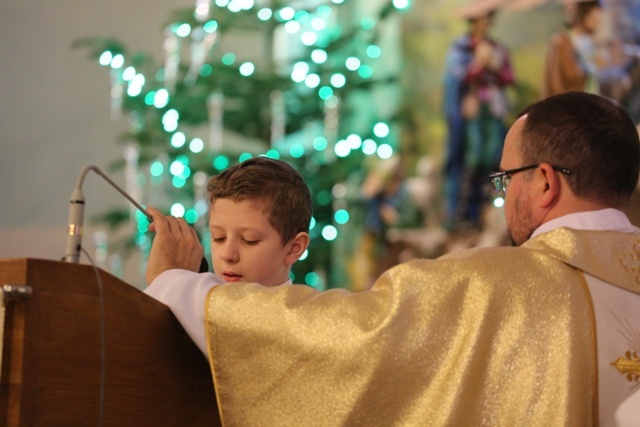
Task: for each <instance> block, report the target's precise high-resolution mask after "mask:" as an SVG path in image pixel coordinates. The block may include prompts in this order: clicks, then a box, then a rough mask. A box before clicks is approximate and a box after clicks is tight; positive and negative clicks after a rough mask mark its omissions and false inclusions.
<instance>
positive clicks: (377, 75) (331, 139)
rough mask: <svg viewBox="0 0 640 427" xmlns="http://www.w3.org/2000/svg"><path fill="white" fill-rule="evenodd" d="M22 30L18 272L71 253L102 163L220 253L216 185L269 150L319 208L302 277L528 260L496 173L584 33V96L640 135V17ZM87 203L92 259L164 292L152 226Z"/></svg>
mask: <svg viewBox="0 0 640 427" xmlns="http://www.w3.org/2000/svg"><path fill="white" fill-rule="evenodd" d="M583 3H584V4H583ZM587 3H588V4H590V6H589V7H587V8H585V4H587ZM593 3H595V9H596V10H597V11H598V12H597V13H598V14H599V15H598V16H595V15H594V14H593V13H592V9H593V8H592V6H593V5H592V4H593ZM580 4H582V6H580ZM582 9H584V10H582ZM581 10H582V12H581ZM581 14H583V15H584V16H583V15H581ZM580 16H582V18H583V19H582V20H580V19H578V17H580ZM0 23H1V25H0V36H1V37H0V58H1V62H0V67H1V70H2V77H3V78H2V79H1V80H0V87H1V91H0V93H2V103H1V104H0V129H2V137H1V144H2V154H1V155H0V195H1V202H0V257H2V258H13V257H31V258H44V259H61V258H62V257H64V255H65V254H64V251H65V240H66V233H67V215H68V207H69V198H70V196H71V193H72V191H73V189H74V187H75V185H76V181H77V180H78V177H79V174H80V172H81V171H82V170H83V168H84V167H85V166H87V165H90V164H94V165H96V166H98V167H100V168H101V169H102V170H103V171H104V172H105V173H107V174H108V175H109V176H110V177H111V178H112V179H113V180H114V181H116V182H117V183H118V184H119V185H121V186H122V187H123V188H125V189H126V190H127V191H128V192H129V193H130V194H131V195H132V196H133V197H134V198H135V199H136V200H138V201H140V202H141V203H142V204H144V205H147V204H150V205H153V206H157V207H159V208H161V209H163V210H164V211H165V212H167V213H171V214H173V215H176V216H184V217H185V219H187V221H188V222H190V223H191V224H193V225H194V227H196V229H198V230H199V232H200V234H201V236H202V240H203V243H204V244H205V247H206V248H207V249H208V243H207V242H208V236H207V230H206V228H207V227H206V208H207V197H206V181H207V179H208V177H209V176H212V175H214V174H216V173H218V172H220V171H221V170H224V169H225V168H227V167H229V166H230V165H233V164H236V163H238V162H240V161H242V160H244V159H246V158H249V157H252V156H258V155H267V156H270V157H275V158H281V159H283V160H285V161H288V162H290V163H291V164H292V165H294V166H295V167H296V168H297V169H298V170H299V171H300V173H301V174H302V175H303V177H304V178H305V180H306V181H307V183H308V184H309V186H310V188H311V190H312V194H313V198H314V218H313V221H312V224H311V226H312V229H311V236H312V244H311V246H310V248H309V251H308V253H307V254H305V256H304V259H303V260H301V261H299V262H298V263H297V264H296V266H295V268H294V270H293V275H294V277H293V280H294V282H296V283H306V284H308V285H310V286H314V287H317V288H319V289H325V288H328V287H347V288H351V289H354V290H359V289H366V288H367V287H368V286H370V284H371V283H372V281H373V280H375V278H376V277H377V276H378V275H379V274H380V272H381V271H383V270H384V269H386V268H388V267H390V266H392V265H394V264H396V263H398V262H401V261H404V260H407V259H410V258H412V257H436V256H439V255H441V254H444V253H447V252H450V251H453V250H459V249H463V248H467V247H474V246H488V245H504V244H509V241H508V237H507V236H506V232H505V229H504V224H503V219H502V211H501V209H500V208H501V202H502V199H501V197H500V194H499V193H494V192H492V191H491V188H490V185H489V184H490V183H489V181H488V179H487V178H486V175H487V173H488V172H489V171H490V170H493V169H495V168H496V167H497V162H498V161H499V158H500V148H501V143H502V138H503V135H504V132H505V131H506V129H508V126H509V125H510V123H511V122H512V121H513V118H514V117H515V115H516V114H517V113H518V111H519V110H520V109H521V108H523V107H524V106H525V105H527V104H529V103H531V102H534V101H536V100H538V99H541V98H542V97H543V96H546V95H548V94H549V88H548V87H547V86H548V85H549V79H550V78H551V77H549V76H550V75H551V74H552V69H553V67H554V64H553V61H554V59H553V55H552V51H553V48H554V46H556V47H557V46H559V45H561V43H562V40H564V39H563V38H562V37H564V36H567V35H570V36H567V37H566V40H569V41H567V43H568V45H571V46H573V47H574V48H575V49H576V52H577V53H576V54H575V55H574V56H575V57H576V58H578V59H576V61H577V62H578V64H577V66H576V67H577V68H576V69H578V70H579V71H580V76H579V77H580V78H578V80H577V81H579V82H580V84H581V86H580V87H579V88H578V90H586V91H592V92H599V93H602V94H604V95H607V96H611V97H613V98H615V99H617V100H618V101H620V102H621V103H623V105H624V106H625V107H626V108H627V110H628V111H629V113H630V114H631V115H632V117H633V118H634V120H636V121H638V120H640V97H639V96H638V93H637V92H638V80H639V79H640V65H639V61H638V47H637V44H638V37H639V35H640V34H639V33H640V26H639V23H640V5H637V4H636V2H634V1H631V0H607V1H604V2H593V1H589V2H559V1H557V0H548V1H543V0H481V1H475V0H456V1H444V0H442V1H440V0H413V1H408V0H395V1H383V0H375V1H371V0H333V1H331V0H329V1H321V0H318V1H316V0H295V1H278V0H272V1H268V0H262V1H261V0H215V1H208V0H207V1H203V0H195V1H194V0H172V1H167V0H154V1H150V0H138V1H136V2H128V1H121V0H113V1H110V2H94V1H78V0H58V1H56V2H49V3H46V2H45V3H43V2H35V1H33V0H22V1H17V0H4V1H3V2H2V3H0ZM574 59H575V58H574ZM556 60H557V58H556ZM545 76H547V77H546V80H545ZM83 191H84V194H85V197H86V209H85V225H86V230H85V233H84V236H83V244H84V246H85V248H86V249H87V251H88V253H89V255H90V256H91V258H92V259H93V261H94V262H96V263H97V264H98V265H99V266H100V267H101V268H103V269H105V270H107V271H110V272H112V273H113V274H115V275H117V276H119V277H121V278H123V279H124V280H125V281H127V282H128V283H131V284H132V285H134V286H137V287H142V286H144V283H143V279H144V274H143V273H144V268H145V258H146V253H147V251H148V248H149V245H150V243H151V239H152V236H151V235H150V234H149V233H148V232H147V227H148V222H147V221H146V218H144V216H143V215H140V214H139V213H138V212H137V211H136V209H135V208H132V206H131V204H130V203H128V202H127V201H126V200H125V199H124V198H122V197H121V196H120V195H119V194H118V193H117V192H116V191H115V190H113V189H112V188H111V187H110V186H109V185H108V184H107V183H106V182H104V181H103V180H102V179H101V178H100V177H99V176H97V175H96V174H93V173H89V174H87V176H86V177H85V180H84V184H83ZM635 203H636V202H635V201H634V203H633V204H632V206H630V209H629V212H628V214H629V216H630V217H631V218H632V221H634V222H635V223H636V224H637V223H638V222H637V219H636V217H638V216H640V213H638V208H637V207H636V205H635ZM81 262H83V263H88V262H89V260H88V259H87V257H86V256H85V255H84V254H83V255H82V257H81Z"/></svg>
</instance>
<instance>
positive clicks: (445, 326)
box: [206, 228, 640, 427]
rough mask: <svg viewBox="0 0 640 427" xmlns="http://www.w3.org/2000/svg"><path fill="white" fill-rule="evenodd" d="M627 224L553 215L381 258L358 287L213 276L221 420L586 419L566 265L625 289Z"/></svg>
mask: <svg viewBox="0 0 640 427" xmlns="http://www.w3.org/2000/svg"><path fill="white" fill-rule="evenodd" d="M638 244H640V235H638V234H623V233H617V232H606V231H605V232H602V231H574V230H569V229H566V228H562V229H558V230H555V231H552V232H550V233H546V234H543V235H541V236H539V237H537V238H535V239H532V240H530V241H529V242H527V243H526V244H524V245H523V246H522V247H520V248H510V247H498V248H484V249H480V250H477V249H473V250H467V251H460V252H456V253H453V254H450V255H447V256H445V257H441V258H439V259H437V260H426V259H422V260H414V261H410V262H407V263H404V264H401V265H399V266H397V267H394V268H392V269H390V270H389V271H387V272H386V273H385V274H384V275H382V276H381V277H380V279H379V280H378V281H377V282H376V283H375V285H374V286H373V288H372V289H371V290H369V291H363V292H359V293H350V292H347V291H344V290H340V289H333V290H329V291H325V292H318V291H316V290H314V289H312V288H310V287H307V286H295V285H294V286H280V287H276V288H266V287H262V286H260V285H257V284H251V283H244V284H235V283H234V284H224V285H220V286H216V287H214V288H213V289H212V290H211V292H210V294H209V297H208V302H207V309H206V310H207V311H206V313H207V317H208V319H207V340H208V347H209V353H210V360H211V368H212V372H213V378H214V382H215V388H216V394H217V398H218V405H219V409H220V415H221V419H222V423H223V425H224V426H242V427H251V426H304V427H309V426H434V425H435V426H440V425H455V426H479V425H486V426H522V425H527V426H559V425H569V426H589V425H594V424H597V420H598V414H597V407H598V402H597V372H596V367H597V363H596V354H597V353H596V350H595V346H596V337H595V332H594V331H595V326H594V319H593V309H592V306H591V300H590V296H589V291H588V288H587V285H586V283H585V280H584V276H583V274H582V272H581V271H580V270H583V271H585V272H587V273H589V274H591V275H593V276H596V277H598V278H601V279H603V280H605V281H607V282H609V283H612V284H614V285H617V286H620V287H624V288H625V289H628V290H631V291H633V292H636V293H638V292H639V290H640V285H639V283H640V253H639V252H638V250H637V246H638Z"/></svg>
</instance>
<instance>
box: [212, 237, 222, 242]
mask: <svg viewBox="0 0 640 427" xmlns="http://www.w3.org/2000/svg"><path fill="white" fill-rule="evenodd" d="M211 240H212V241H213V243H222V242H224V240H225V238H224V237H212V238H211Z"/></svg>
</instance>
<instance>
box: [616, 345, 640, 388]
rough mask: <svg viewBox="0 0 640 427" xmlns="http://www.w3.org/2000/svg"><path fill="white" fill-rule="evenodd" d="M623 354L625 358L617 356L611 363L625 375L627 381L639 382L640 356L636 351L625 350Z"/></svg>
mask: <svg viewBox="0 0 640 427" xmlns="http://www.w3.org/2000/svg"><path fill="white" fill-rule="evenodd" d="M625 356H626V358H624V357H619V358H618V359H617V360H616V361H615V362H613V363H612V365H613V366H615V368H616V369H617V370H618V372H620V373H621V374H622V375H625V376H626V377H627V380H628V381H629V382H636V383H637V382H640V356H638V352H637V351H634V352H630V351H627V352H626V353H625Z"/></svg>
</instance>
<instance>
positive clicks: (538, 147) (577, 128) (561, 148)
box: [491, 92, 640, 245]
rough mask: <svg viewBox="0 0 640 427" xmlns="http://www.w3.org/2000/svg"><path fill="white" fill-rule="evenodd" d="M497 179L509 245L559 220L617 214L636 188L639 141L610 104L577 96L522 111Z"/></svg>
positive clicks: (554, 98) (618, 109)
mask: <svg viewBox="0 0 640 427" xmlns="http://www.w3.org/2000/svg"><path fill="white" fill-rule="evenodd" d="M500 169H501V171H500V172H496V173H492V174H491V179H492V181H493V184H494V186H495V187H496V189H497V190H501V191H503V192H504V194H505V205H504V208H505V217H506V221H507V228H508V231H509V236H510V238H511V240H512V242H513V243H514V244H515V245H521V244H522V243H524V242H525V241H527V240H528V239H529V238H530V237H531V235H532V233H533V232H534V231H535V230H536V229H537V228H538V227H539V226H540V225H542V224H544V223H546V222H548V221H551V220H553V219H555V218H558V217H560V216H563V215H567V214H571V213H575V212H582V211H593V210H600V209H606V208H615V209H619V210H624V208H625V206H626V205H627V203H628V202H629V199H630V198H631V194H632V193H633V191H634V190H635V188H636V185H637V183H638V174H639V172H640V141H639V140H638V132H637V129H636V126H635V125H634V123H633V121H632V120H631V118H630V117H629V115H628V114H627V112H626V111H625V110H624V109H623V108H622V107H621V106H620V105H619V104H617V103H616V102H614V101H612V100H610V99H607V98H604V97H601V96H598V95H593V94H588V93H584V92H570V93H565V94H561V95H556V96H552V97H549V98H546V99H544V100H542V101H539V102H537V103H535V104H533V105H531V106H529V107H527V108H525V109H524V110H523V111H522V112H521V113H520V114H519V116H518V119H517V120H516V122H515V123H514V124H513V126H512V127H511V129H510V130H509V132H508V134H507V137H506V139H505V144H504V149H503V153H502V159H501V161H500Z"/></svg>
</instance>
